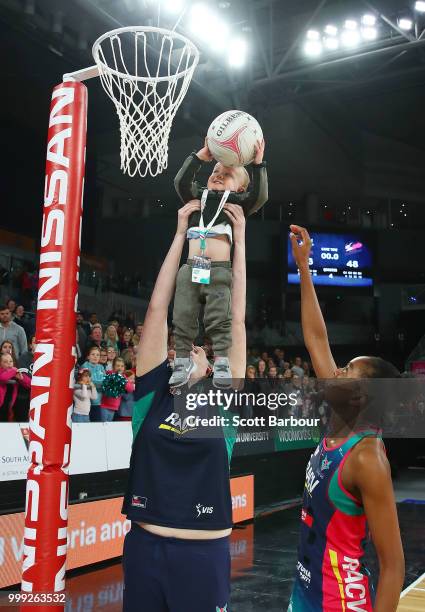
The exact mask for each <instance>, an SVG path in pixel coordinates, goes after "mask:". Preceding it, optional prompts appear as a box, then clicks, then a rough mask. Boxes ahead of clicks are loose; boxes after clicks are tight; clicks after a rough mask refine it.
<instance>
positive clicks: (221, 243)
mask: <svg viewBox="0 0 425 612" xmlns="http://www.w3.org/2000/svg"><path fill="white" fill-rule="evenodd" d="M206 243H207V248H206V250H205V253H204V254H205V256H206V257H209V258H210V259H211V261H230V249H231V246H230V242H229V238H228V237H227V236H215V237H214V238H207V240H206ZM194 255H201V245H200V240H197V239H192V240H189V258H190V259H192V258H193V256H194Z"/></svg>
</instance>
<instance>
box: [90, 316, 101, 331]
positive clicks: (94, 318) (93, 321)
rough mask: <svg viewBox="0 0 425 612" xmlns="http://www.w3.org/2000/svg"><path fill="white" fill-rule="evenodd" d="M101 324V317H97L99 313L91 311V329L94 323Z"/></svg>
mask: <svg viewBox="0 0 425 612" xmlns="http://www.w3.org/2000/svg"><path fill="white" fill-rule="evenodd" d="M98 324H99V319H98V318H97V313H96V312H91V313H90V315H89V325H90V329H93V326H94V325H98Z"/></svg>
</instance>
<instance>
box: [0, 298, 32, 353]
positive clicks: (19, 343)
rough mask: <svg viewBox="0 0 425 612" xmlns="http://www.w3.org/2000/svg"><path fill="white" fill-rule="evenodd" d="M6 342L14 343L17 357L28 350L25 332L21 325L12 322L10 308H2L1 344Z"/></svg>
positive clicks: (0, 313) (0, 318) (0, 308)
mask: <svg viewBox="0 0 425 612" xmlns="http://www.w3.org/2000/svg"><path fill="white" fill-rule="evenodd" d="M9 301H10V300H9ZM4 340H10V341H11V342H12V344H13V347H14V349H15V353H16V356H17V357H19V355H20V354H21V353H24V352H25V351H26V350H27V337H26V335H25V332H24V330H23V328H22V327H21V326H20V325H17V324H16V323H14V322H13V321H12V313H11V311H10V308H9V307H8V306H0V342H3V341H4Z"/></svg>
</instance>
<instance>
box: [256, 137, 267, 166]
mask: <svg viewBox="0 0 425 612" xmlns="http://www.w3.org/2000/svg"><path fill="white" fill-rule="evenodd" d="M265 148H266V141H265V140H264V138H263V140H257V144H256V145H255V157H254V164H261V163H262V161H263V157H264V149H265Z"/></svg>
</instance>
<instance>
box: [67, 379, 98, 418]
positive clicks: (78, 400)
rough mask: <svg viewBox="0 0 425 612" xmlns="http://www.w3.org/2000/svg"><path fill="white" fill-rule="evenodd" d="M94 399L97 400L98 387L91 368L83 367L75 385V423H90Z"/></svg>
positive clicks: (73, 414) (73, 413)
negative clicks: (92, 378) (93, 379)
mask: <svg viewBox="0 0 425 612" xmlns="http://www.w3.org/2000/svg"><path fill="white" fill-rule="evenodd" d="M92 400H97V389H96V386H95V384H94V383H93V382H92V380H91V374H90V370H89V369H88V368H82V369H81V370H79V371H78V375H77V382H76V383H75V385H74V410H73V412H72V420H73V422H74V423H89V422H90V409H91V402H92Z"/></svg>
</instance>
